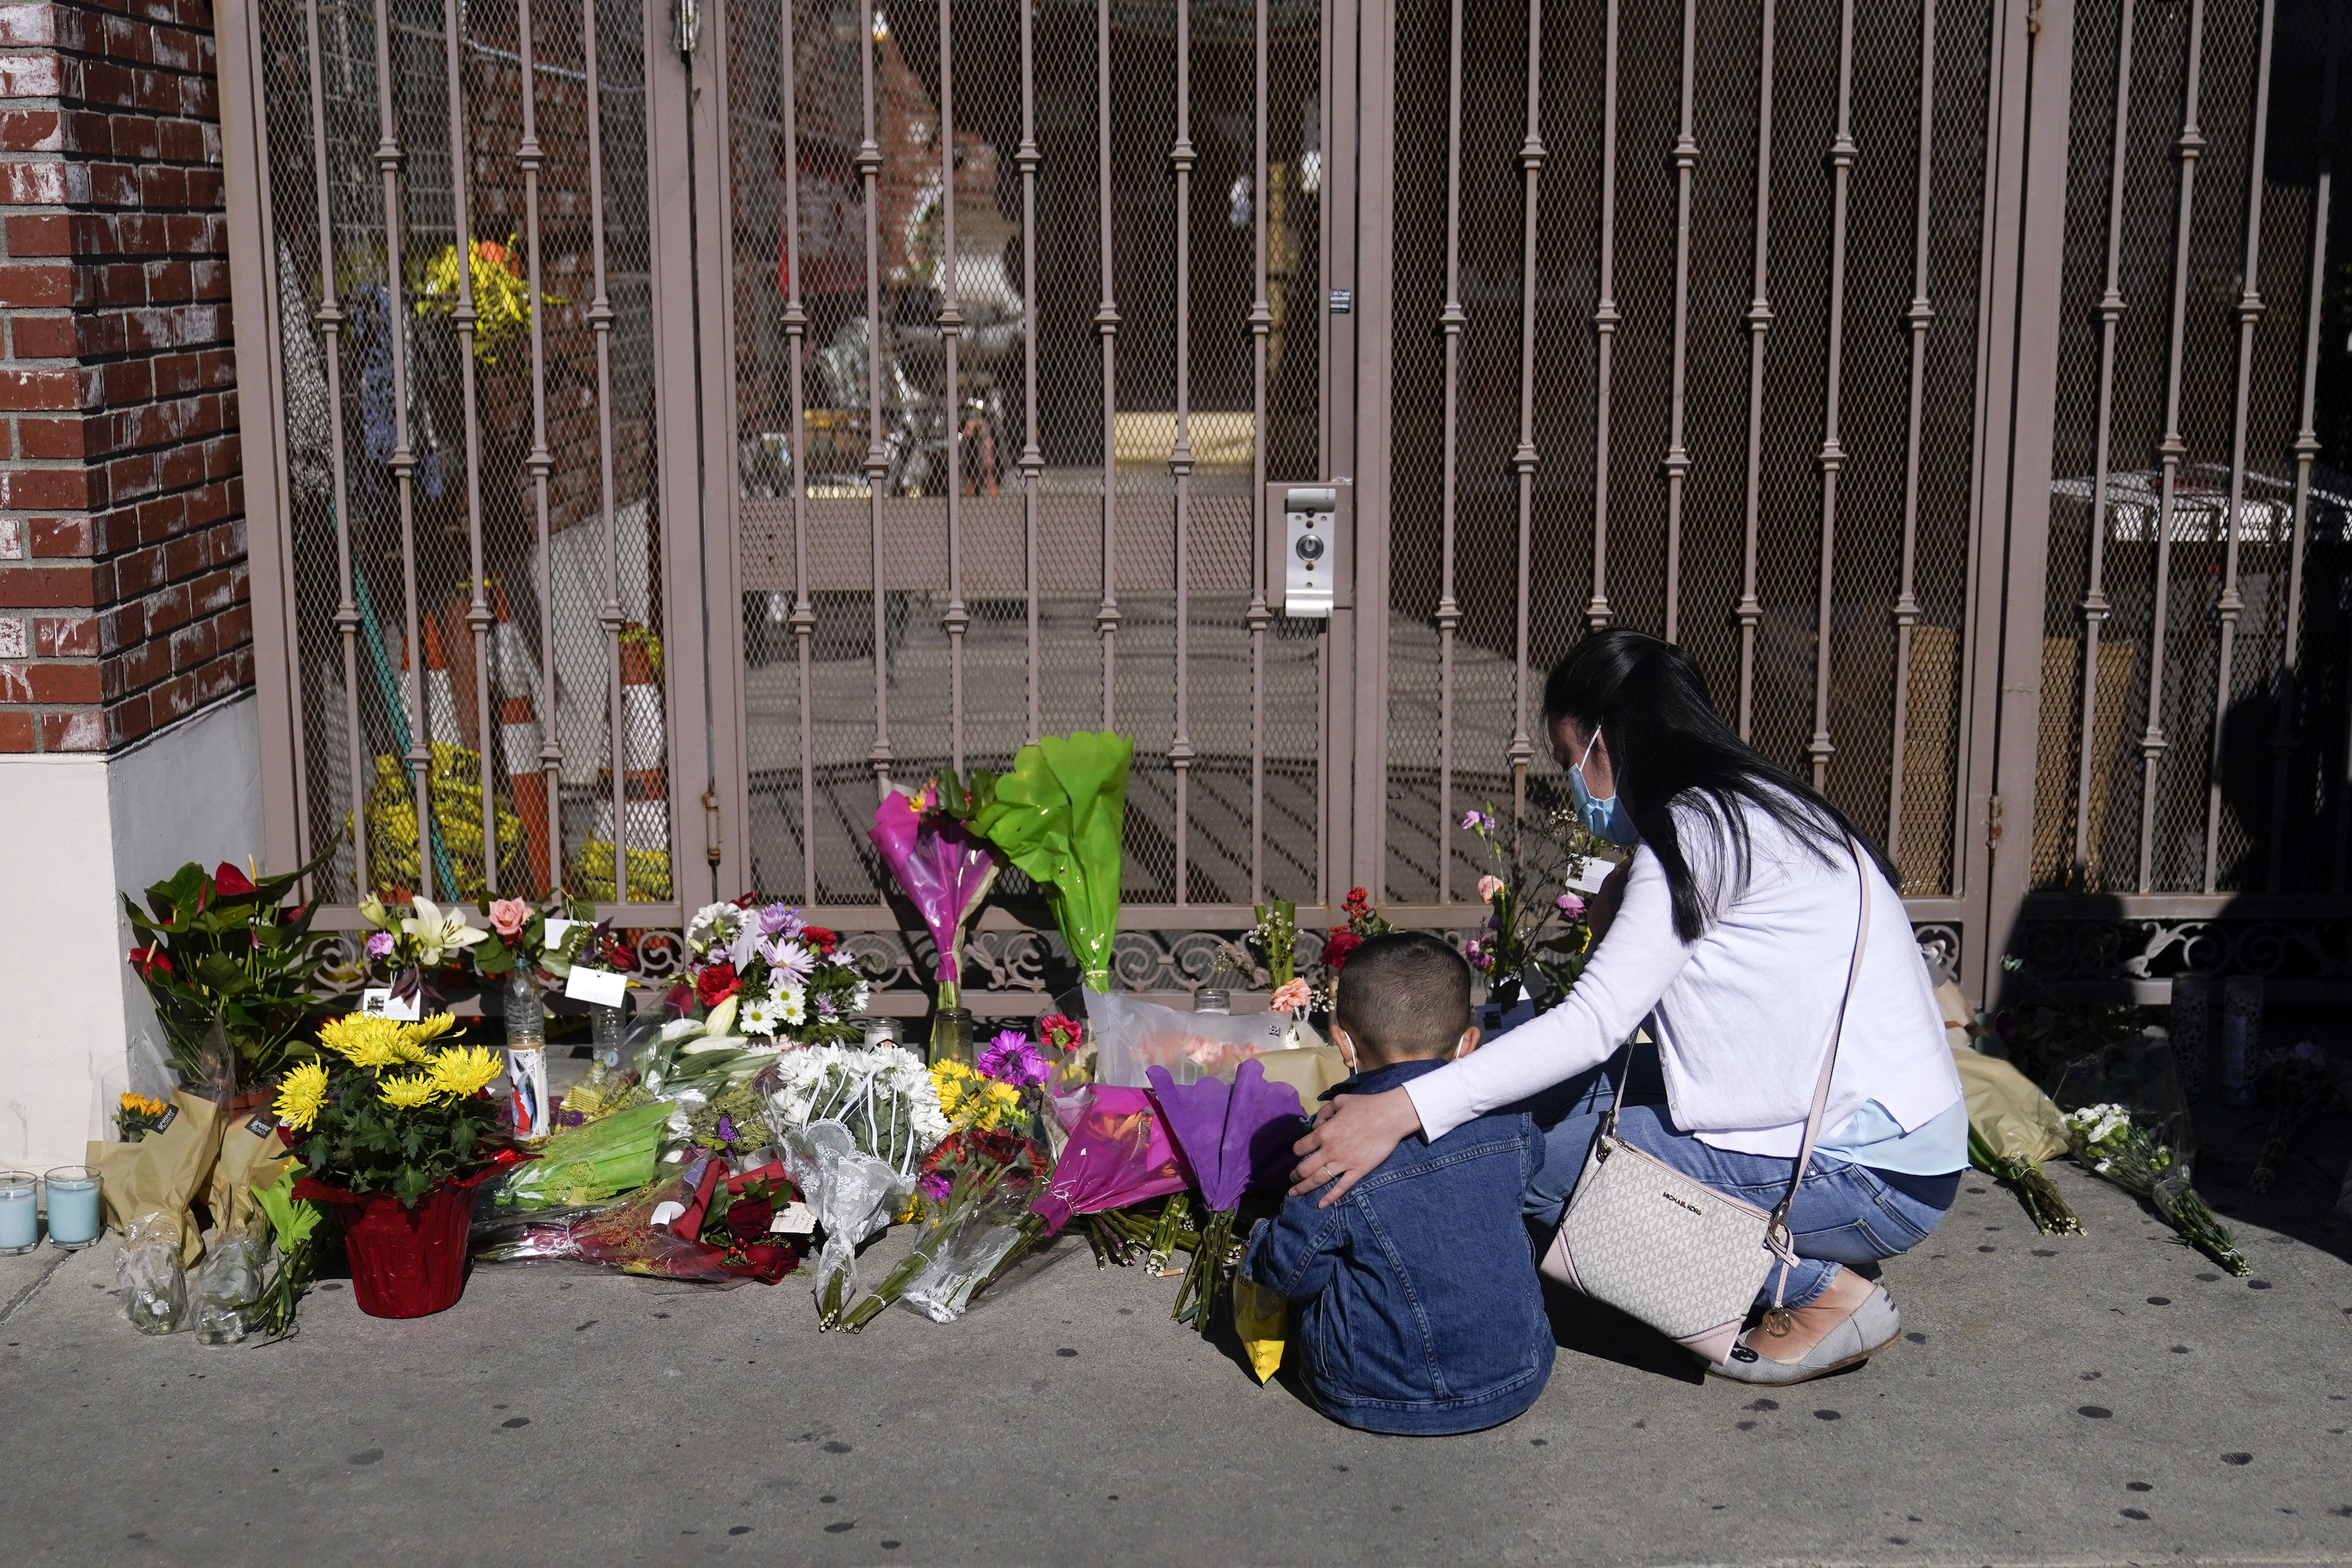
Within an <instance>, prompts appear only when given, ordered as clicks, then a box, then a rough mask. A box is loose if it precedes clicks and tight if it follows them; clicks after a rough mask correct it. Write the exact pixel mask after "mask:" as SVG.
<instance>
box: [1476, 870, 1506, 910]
mask: <svg viewBox="0 0 2352 1568" xmlns="http://www.w3.org/2000/svg"><path fill="white" fill-rule="evenodd" d="M1502 890H1503V879H1501V878H1500V877H1481V878H1479V879H1478V901H1479V902H1480V903H1482V904H1491V903H1493V902H1494V901H1495V895H1496V893H1499V892H1501V891H1502Z"/></svg>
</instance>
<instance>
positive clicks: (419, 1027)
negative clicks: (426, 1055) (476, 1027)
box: [400, 1013, 457, 1046]
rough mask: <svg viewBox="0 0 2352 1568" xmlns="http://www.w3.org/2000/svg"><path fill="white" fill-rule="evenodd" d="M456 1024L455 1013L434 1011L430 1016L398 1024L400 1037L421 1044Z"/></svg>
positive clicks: (444, 1032)
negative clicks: (409, 1022)
mask: <svg viewBox="0 0 2352 1568" xmlns="http://www.w3.org/2000/svg"><path fill="white" fill-rule="evenodd" d="M456 1027H457V1015H456V1014H455V1013H436V1014H434V1015H433V1016H431V1017H430V1018H424V1019H420V1020H418V1021H417V1022H416V1023H414V1024H403V1025H402V1026H400V1037H401V1038H402V1039H403V1040H405V1041H408V1042H410V1043H411V1044H414V1045H419V1046H421V1045H424V1044H425V1043H426V1042H428V1041H432V1040H437V1039H439V1038H440V1037H442V1036H444V1035H446V1034H447V1033H448V1032H449V1031H450V1030H452V1029H454V1028H456Z"/></svg>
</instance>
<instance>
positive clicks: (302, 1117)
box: [271, 1062, 327, 1132]
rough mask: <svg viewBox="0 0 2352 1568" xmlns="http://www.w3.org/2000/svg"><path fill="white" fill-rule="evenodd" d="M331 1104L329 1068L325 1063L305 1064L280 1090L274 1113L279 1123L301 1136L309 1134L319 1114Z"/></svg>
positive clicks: (281, 1084)
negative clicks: (328, 1090) (329, 1098)
mask: <svg viewBox="0 0 2352 1568" xmlns="http://www.w3.org/2000/svg"><path fill="white" fill-rule="evenodd" d="M326 1103H327V1068H326V1064H325V1063H323V1062H304V1063H303V1064H302V1065H301V1066H300V1067H298V1068H295V1069H294V1070H293V1071H291V1072H289V1073H288V1074H287V1075H286V1077H285V1079H284V1081H282V1082H281V1083H279V1084H278V1103H277V1104H276V1105H275V1106H273V1107H272V1108H271V1109H273V1110H276V1111H277V1112H278V1121H283V1122H284V1123H286V1125H287V1126H289V1127H291V1128H292V1129H294V1131H297V1132H308V1131H310V1124H311V1123H312V1122H314V1121H317V1120H318V1119H319V1111H320V1109H321V1108H323V1107H324V1106H325V1105H326Z"/></svg>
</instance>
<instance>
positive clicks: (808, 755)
mask: <svg viewBox="0 0 2352 1568" xmlns="http://www.w3.org/2000/svg"><path fill="white" fill-rule="evenodd" d="M797 5H798V0H778V6H777V8H778V9H779V10H780V11H781V12H782V15H783V56H784V63H783V96H784V101H783V115H784V353H785V355H786V357H787V358H789V359H790V360H791V361H792V374H791V376H790V378H789V381H790V385H791V388H792V392H791V396H792V417H793V623H792V624H793V646H794V647H796V648H797V649H798V651H799V654H800V675H801V679H800V720H801V897H802V898H803V900H807V901H808V902H810V903H814V902H815V901H816V897H817V887H816V760H815V751H816V733H815V728H816V727H815V721H814V718H813V716H812V715H811V713H810V710H809V676H810V665H811V663H812V653H811V648H810V643H811V640H812V638H813V637H814V635H815V631H816V610H815V607H814V605H811V604H810V603H809V592H808V582H809V575H808V490H809V487H808V388H807V384H806V382H805V381H804V380H803V376H804V375H805V374H806V363H805V361H806V355H807V347H808V308H807V306H806V305H805V304H803V302H802V300H801V119H800V89H799V77H800V47H799V35H798V31H797V29H796V27H795V25H794V18H795V8H796V6H797Z"/></svg>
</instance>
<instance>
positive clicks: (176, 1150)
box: [87, 1089, 221, 1264]
mask: <svg viewBox="0 0 2352 1568" xmlns="http://www.w3.org/2000/svg"><path fill="white" fill-rule="evenodd" d="M172 1107H173V1117H172V1119H171V1122H170V1125H168V1126H166V1127H164V1128H163V1130H162V1131H154V1132H150V1133H148V1134H147V1136H146V1137H144V1138H142V1139H141V1140H140V1141H139V1142H136V1143H101V1142H95V1141H93V1142H91V1143H90V1145H89V1155H88V1160H87V1163H89V1167H90V1168H91V1169H92V1170H94V1171H96V1172H97V1173H98V1182H99V1193H100V1196H101V1197H102V1198H103V1200H104V1202H105V1205H106V1223H107V1226H108V1228H110V1229H112V1230H117V1231H125V1232H127V1231H128V1230H129V1229H130V1228H131V1222H132V1221H133V1220H139V1219H145V1218H147V1217H148V1216H150V1215H156V1216H160V1218H161V1219H162V1220H163V1222H165V1223H168V1224H170V1225H172V1226H174V1227H176V1228H177V1229H178V1231H179V1234H180V1261H181V1262H182V1263H184V1264H188V1263H194V1261H195V1260H196V1259H197V1258H200V1257H202V1256H203V1255H204V1250H205V1243H204V1237H203V1235H202V1233H200V1232H199V1231H198V1230H197V1228H196V1223H195V1221H194V1219H193V1218H192V1217H190V1215H189V1214H188V1205H190V1204H191V1203H193V1202H194V1201H195V1196H196V1194H197V1193H199V1192H201V1191H203V1190H204V1186H205V1182H206V1180H208V1179H209V1178H210V1177H211V1175H212V1173H213V1166H214V1163H215V1161H216V1160H217V1158H218V1156H219V1154H220V1147H221V1111H220V1107H219V1106H218V1105H216V1104H215V1103H214V1102H213V1101H211V1100H206V1099H205V1098H204V1097H203V1096H202V1095H200V1094H196V1093H194V1092H192V1091H190V1090H188V1089H174V1090H173V1091H172Z"/></svg>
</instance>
